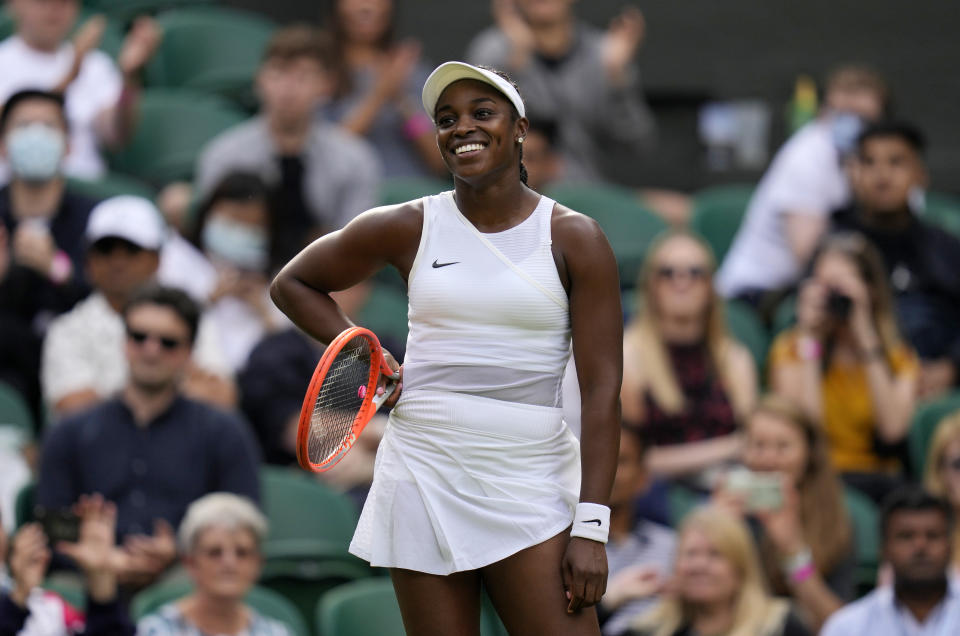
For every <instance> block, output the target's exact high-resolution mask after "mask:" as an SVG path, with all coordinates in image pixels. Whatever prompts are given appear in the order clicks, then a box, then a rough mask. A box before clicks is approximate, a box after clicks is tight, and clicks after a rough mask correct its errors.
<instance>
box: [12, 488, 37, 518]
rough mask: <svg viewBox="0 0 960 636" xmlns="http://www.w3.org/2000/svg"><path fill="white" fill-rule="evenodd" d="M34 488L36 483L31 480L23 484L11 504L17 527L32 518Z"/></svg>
mask: <svg viewBox="0 0 960 636" xmlns="http://www.w3.org/2000/svg"><path fill="white" fill-rule="evenodd" d="M36 490H37V485H36V484H35V483H34V482H32V481H31V482H29V483H26V484H24V485H23V487H22V488H21V489H20V492H18V493H17V499H16V501H15V502H14V504H13V514H14V515H15V516H16V522H17V527H18V528H19V527H20V526H22V525H23V524H25V523H30V522H31V521H33V519H34V514H33V496H34V493H35V492H36Z"/></svg>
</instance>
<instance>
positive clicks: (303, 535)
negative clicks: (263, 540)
mask: <svg viewBox="0 0 960 636" xmlns="http://www.w3.org/2000/svg"><path fill="white" fill-rule="evenodd" d="M260 491H261V493H262V499H263V502H262V503H263V510H264V512H265V513H266V515H267V518H268V519H269V521H270V533H269V536H268V537H267V542H268V544H269V543H273V542H276V541H286V540H291V539H295V540H310V541H323V542H326V543H327V544H328V545H329V546H330V548H331V553H340V554H346V552H347V547H348V546H349V545H350V540H351V539H352V538H353V531H354V529H355V528H356V525H357V519H358V518H359V515H358V514H357V510H356V507H355V506H354V504H353V502H352V501H351V500H350V499H349V498H348V497H347V496H346V495H342V494H340V493H338V492H334V491H333V490H331V489H330V488H328V487H326V486H324V485H323V484H321V483H320V482H319V481H317V480H316V479H314V478H313V477H311V476H310V475H308V474H307V473H305V472H301V471H298V470H296V469H292V468H278V467H275V466H264V467H262V468H261V469H260Z"/></svg>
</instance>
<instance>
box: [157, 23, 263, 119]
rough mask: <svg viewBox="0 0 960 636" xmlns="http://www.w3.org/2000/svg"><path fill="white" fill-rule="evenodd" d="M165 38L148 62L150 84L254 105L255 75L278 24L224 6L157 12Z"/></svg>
mask: <svg viewBox="0 0 960 636" xmlns="http://www.w3.org/2000/svg"><path fill="white" fill-rule="evenodd" d="M157 22H158V23H159V25H160V27H161V28H162V29H163V33H164V37H163V42H162V43H161V44H160V49H159V50H158V51H157V54H156V55H155V56H154V58H153V60H151V62H150V63H149V64H148V65H147V69H146V81H147V84H148V85H150V86H163V87H171V88H189V89H193V90H196V91H199V92H205V93H215V94H218V95H222V96H224V97H227V98H229V99H231V100H233V101H235V102H237V103H238V104H240V105H242V106H243V107H244V108H247V109H249V110H253V109H254V108H255V107H256V99H255V97H254V93H253V88H252V87H253V80H254V77H255V76H256V73H257V69H258V68H259V66H260V62H261V59H262V57H263V52H264V50H265V49H266V46H267V43H268V42H269V40H270V37H271V36H272V35H273V32H274V30H275V29H276V25H274V24H273V23H272V22H270V21H269V20H267V19H265V18H263V17H261V16H259V15H257V14H253V13H247V12H245V11H239V10H236V9H229V8H226V7H212V6H210V7H195V8H187V9H175V10H172V11H168V12H165V13H161V14H160V15H159V16H158V17H157Z"/></svg>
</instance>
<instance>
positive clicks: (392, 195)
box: [380, 177, 453, 205]
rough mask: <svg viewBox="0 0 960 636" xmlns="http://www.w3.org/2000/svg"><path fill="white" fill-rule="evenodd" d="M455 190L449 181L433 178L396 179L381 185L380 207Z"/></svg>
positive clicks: (384, 181) (387, 180) (386, 180)
mask: <svg viewBox="0 0 960 636" xmlns="http://www.w3.org/2000/svg"><path fill="white" fill-rule="evenodd" d="M452 189H453V182H452V181H450V180H449V179H436V178H433V177H394V178H392V179H384V180H383V182H382V183H381V184H380V205H396V204H397V203H404V202H405V201H412V200H413V199H419V198H420V197H425V196H427V195H430V194H438V193H440V192H445V191H446V190H452Z"/></svg>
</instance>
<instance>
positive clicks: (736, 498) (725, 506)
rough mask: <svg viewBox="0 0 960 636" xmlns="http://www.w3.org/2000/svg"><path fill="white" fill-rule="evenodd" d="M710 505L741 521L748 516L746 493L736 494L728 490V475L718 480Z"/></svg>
mask: <svg viewBox="0 0 960 636" xmlns="http://www.w3.org/2000/svg"><path fill="white" fill-rule="evenodd" d="M710 505H712V506H716V507H717V508H719V509H721V510H724V511H726V512H727V513H729V514H731V515H733V516H735V517H737V518H739V519H743V518H744V517H745V516H746V514H747V513H746V501H745V500H744V493H742V492H734V491H733V490H730V489H729V488H727V476H726V475H721V476H720V477H719V478H718V479H717V483H716V485H715V486H714V489H713V493H712V494H711V495H710Z"/></svg>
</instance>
